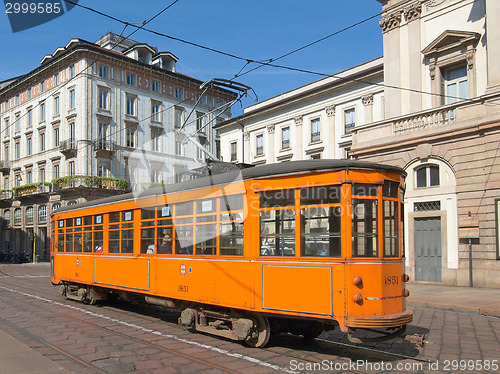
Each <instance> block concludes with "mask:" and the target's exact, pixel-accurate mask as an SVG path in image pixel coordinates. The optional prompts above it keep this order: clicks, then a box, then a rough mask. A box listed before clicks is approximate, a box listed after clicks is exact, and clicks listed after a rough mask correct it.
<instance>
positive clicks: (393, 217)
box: [384, 200, 398, 257]
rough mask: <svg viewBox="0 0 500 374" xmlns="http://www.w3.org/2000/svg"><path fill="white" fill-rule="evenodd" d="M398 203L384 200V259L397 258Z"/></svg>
mask: <svg viewBox="0 0 500 374" xmlns="http://www.w3.org/2000/svg"><path fill="white" fill-rule="evenodd" d="M397 223H398V202H397V201H388V200H384V257H397V256H398V228H397Z"/></svg>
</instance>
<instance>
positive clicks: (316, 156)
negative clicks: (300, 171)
mask: <svg viewBox="0 0 500 374" xmlns="http://www.w3.org/2000/svg"><path fill="white" fill-rule="evenodd" d="M311 160H321V153H313V154H312V155H311Z"/></svg>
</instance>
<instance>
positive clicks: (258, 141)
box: [255, 134, 264, 156]
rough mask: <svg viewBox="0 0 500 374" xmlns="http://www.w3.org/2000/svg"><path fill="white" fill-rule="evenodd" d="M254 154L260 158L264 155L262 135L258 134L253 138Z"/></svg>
mask: <svg viewBox="0 0 500 374" xmlns="http://www.w3.org/2000/svg"><path fill="white" fill-rule="evenodd" d="M255 154H256V155H257V156H262V155H263V154H264V135H262V134H259V135H257V136H256V137H255Z"/></svg>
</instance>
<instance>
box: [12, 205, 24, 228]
mask: <svg viewBox="0 0 500 374" xmlns="http://www.w3.org/2000/svg"><path fill="white" fill-rule="evenodd" d="M22 221H23V214H22V211H21V208H16V209H14V225H20V224H21V222H22Z"/></svg>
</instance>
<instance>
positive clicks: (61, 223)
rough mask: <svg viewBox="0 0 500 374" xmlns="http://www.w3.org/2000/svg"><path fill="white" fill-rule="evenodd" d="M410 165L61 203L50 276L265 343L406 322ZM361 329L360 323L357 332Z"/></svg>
mask: <svg viewBox="0 0 500 374" xmlns="http://www.w3.org/2000/svg"><path fill="white" fill-rule="evenodd" d="M404 177H405V172H404V171H403V170H402V169H400V168H397V167H393V166H387V165H380V164H374V163H368V162H359V161H352V160H308V161H293V162H287V163H282V164H273V165H263V166H257V167H254V168H248V169H242V170H239V169H238V170H233V171H229V172H226V173H222V174H217V175H209V176H207V177H203V178H199V179H195V180H190V181H187V182H183V183H178V184H173V185H168V186H162V187H157V188H153V189H149V190H146V191H143V192H141V193H140V194H138V193H128V194H124V195H119V196H113V197H109V198H105V199H101V200H97V201H92V202H86V203H82V204H78V205H73V206H67V207H63V208H61V209H58V210H57V211H55V212H54V213H53V214H52V217H51V219H52V228H51V238H52V243H53V244H52V245H51V281H52V283H53V284H54V285H57V286H59V287H60V290H61V293H62V294H63V295H65V296H66V297H67V298H71V299H77V300H80V301H86V302H90V303H95V302H96V301H98V300H104V299H107V298H109V297H111V296H113V297H115V296H119V297H120V298H123V299H125V300H132V301H137V302H146V303H150V304H156V305H160V306H164V307H167V308H171V309H175V310H178V311H179V312H180V313H181V314H180V317H179V323H180V324H181V325H183V326H185V327H186V328H189V329H192V330H195V331H202V332H208V333H212V334H216V335H220V336H224V337H227V338H231V339H235V340H240V341H244V342H246V343H247V344H248V345H250V346H253V347H261V346H264V345H265V344H266V343H267V342H268V340H269V337H270V336H271V334H276V333H282V332H291V333H294V334H299V335H303V336H304V337H306V338H314V337H316V336H318V335H319V334H320V333H321V332H322V331H324V330H328V329H333V328H335V327H336V326H338V327H339V328H340V329H341V330H342V331H343V332H345V333H348V334H349V338H350V339H351V340H353V341H360V340H359V336H358V337H356V336H355V335H354V334H353V332H355V331H356V330H359V329H368V330H370V331H373V330H375V331H378V332H380V335H379V336H376V337H375V338H374V339H386V338H390V337H392V336H395V335H397V334H400V333H402V332H403V331H404V330H405V327H406V325H407V324H408V323H410V322H411V320H412V312H411V311H410V310H408V309H406V303H405V298H406V296H408V294H409V293H408V291H407V290H406V288H405V282H407V280H408V277H407V275H405V274H404V253H403V239H402V232H403V222H402V217H403V212H402V209H403V194H404ZM356 335H359V334H356Z"/></svg>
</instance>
